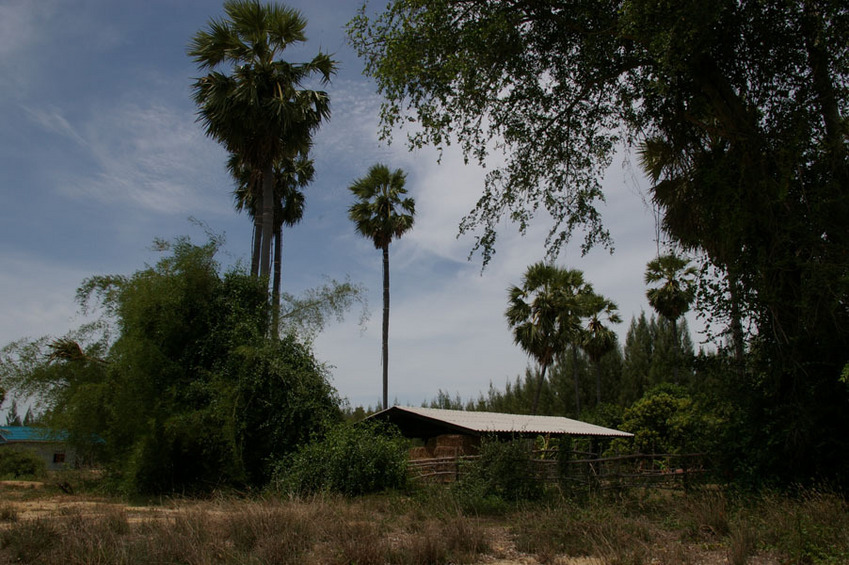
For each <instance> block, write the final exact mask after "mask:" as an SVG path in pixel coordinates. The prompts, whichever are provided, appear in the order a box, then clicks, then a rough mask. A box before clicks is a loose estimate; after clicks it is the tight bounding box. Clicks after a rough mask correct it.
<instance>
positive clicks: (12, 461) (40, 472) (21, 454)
mask: <svg viewBox="0 0 849 565" xmlns="http://www.w3.org/2000/svg"><path fill="white" fill-rule="evenodd" d="M46 474H47V464H46V463H45V462H44V460H43V459H42V458H41V457H39V456H38V454H36V453H35V452H34V451H32V450H29V449H18V448H14V447H9V446H6V447H4V448H2V449H0V478H3V479H38V478H41V477H44V476H45V475H46Z"/></svg>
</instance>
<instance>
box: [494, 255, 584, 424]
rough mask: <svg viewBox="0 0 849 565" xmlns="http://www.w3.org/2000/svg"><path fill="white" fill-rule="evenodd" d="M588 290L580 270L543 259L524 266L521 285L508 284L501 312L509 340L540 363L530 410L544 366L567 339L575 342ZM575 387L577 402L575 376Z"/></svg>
mask: <svg viewBox="0 0 849 565" xmlns="http://www.w3.org/2000/svg"><path fill="white" fill-rule="evenodd" d="M589 292H591V288H590V286H589V285H588V284H586V283H585V282H584V277H583V274H582V273H581V271H577V270H570V269H563V268H560V267H555V266H554V265H549V264H546V263H543V262H539V263H535V264H533V265H531V266H530V267H528V270H527V271H526V272H525V276H524V277H523V279H522V286H521V287H518V286H512V287H510V289H509V290H508V295H509V305H508V307H507V311H506V312H505V316H506V317H507V323H508V324H509V325H510V327H511V328H512V329H513V341H514V342H515V343H516V344H517V345H519V346H520V347H521V348H522V349H524V350H525V352H527V353H528V355H530V356H532V357H533V358H534V359H536V361H537V363H538V364H539V366H540V372H539V377H538V380H537V390H536V393H535V394H534V403H533V407H532V408H531V412H532V413H533V414H536V412H537V408H538V407H539V397H540V392H541V391H542V385H543V383H544V382H545V373H546V370H547V369H548V367H549V366H550V365H551V363H552V361H553V360H554V357H555V355H557V354H558V353H561V352H562V351H563V350H564V349H565V348H566V347H567V345H569V344H570V343H576V341H577V339H578V336H579V335H580V331H581V326H580V322H581V316H582V315H583V312H584V297H585V296H586V294H587V293H589ZM575 388H576V397H575V398H576V402H578V403H580V400H579V399H578V396H577V388H578V383H577V380H576V381H575ZM578 406H580V404H578ZM578 410H579V411H580V408H578Z"/></svg>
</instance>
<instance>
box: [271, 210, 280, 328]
mask: <svg viewBox="0 0 849 565" xmlns="http://www.w3.org/2000/svg"><path fill="white" fill-rule="evenodd" d="M282 253H283V230H282V229H281V227H280V226H277V227H276V228H275V229H274V282H273V284H272V286H271V337H272V338H274V339H277V338H278V337H280V280H281V272H280V271H281V254H282Z"/></svg>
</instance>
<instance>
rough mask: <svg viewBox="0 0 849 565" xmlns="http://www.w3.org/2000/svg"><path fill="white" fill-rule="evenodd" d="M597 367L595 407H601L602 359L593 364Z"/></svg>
mask: <svg viewBox="0 0 849 565" xmlns="http://www.w3.org/2000/svg"><path fill="white" fill-rule="evenodd" d="M593 365H595V405H596V406H600V405H601V359H598V360H596V361H594V362H593Z"/></svg>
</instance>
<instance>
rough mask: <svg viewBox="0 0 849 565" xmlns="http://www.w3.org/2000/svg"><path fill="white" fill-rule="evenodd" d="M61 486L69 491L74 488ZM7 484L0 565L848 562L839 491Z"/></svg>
mask: <svg viewBox="0 0 849 565" xmlns="http://www.w3.org/2000/svg"><path fill="white" fill-rule="evenodd" d="M65 486H66V490H67V485H65ZM78 491H79V489H77V491H75V492H76V494H67V493H65V492H62V491H61V490H59V489H58V488H57V487H56V486H54V485H53V484H52V483H50V482H46V483H35V482H12V481H7V482H3V483H0V563H69V564H74V563H80V564H82V563H86V564H91V563H102V564H107V563H108V564H112V563H128V564H129V563H186V564H198V565H200V564H207V563H224V564H230V563H232V564H237V563H238V564H254V563H256V564H260V563H283V564H286V563H292V564H294V563H307V564H309V563H317V564H318V563H320V564H340V565H342V564H354V563H356V564H359V565H369V564H385V563H392V564H402V565H403V564H440V563H446V564H447V563H498V564H502V565H506V564H519V563H521V564H526V565H531V564H535V563H545V564H556V563H559V564H570V563H571V564H584V565H591V564H595V565H600V564H612V565H615V564H623V565H627V564H634V565H636V564H642V563H658V564H719V563H732V564H742V563H752V564H768V563H769V564H771V563H776V564H785V563H801V564H807V563H810V564H818V563H829V564H839V563H849V510H847V505H846V502H845V501H844V500H843V499H842V498H841V497H839V496H837V495H835V494H833V493H829V492H822V491H806V492H804V493H802V494H800V495H799V496H797V497H788V496H778V495H770V494H767V495H762V496H747V497H745V498H744V497H737V496H732V495H730V494H726V493H723V492H721V491H719V490H716V489H707V488H706V489H702V490H700V491H697V492H691V493H687V494H685V493H683V492H670V491H639V492H637V491H632V492H630V493H626V494H622V493H620V494H618V495H615V496H614V495H609V496H599V497H593V498H590V499H585V500H582V501H576V500H574V499H572V500H570V499H566V498H563V497H561V496H559V494H558V493H557V492H556V491H554V490H552V491H551V492H550V493H548V495H549V496H547V497H546V501H545V502H544V503H539V502H537V503H533V504H531V503H520V504H495V505H493V504H490V505H489V506H487V505H480V506H479V507H478V508H477V509H470V508H468V505H465V506H466V508H464V505H463V504H460V503H458V501H457V498H456V497H455V496H454V493H453V492H452V491H451V490H450V489H448V488H446V487H433V488H427V489H421V490H416V491H414V492H411V493H390V494H385V495H379V496H370V497H364V498H357V499H345V498H341V497H336V496H331V495H326V496H318V497H313V498H309V499H281V498H275V497H248V498H246V497H236V496H224V495H220V496H215V497H211V498H209V499H205V500H197V499H167V500H158V501H153V502H151V501H145V503H144V504H140V503H135V504H130V503H127V502H126V501H122V500H120V499H117V498H111V497H103V496H97V495H95V494H92V492H91V491H89V492H82V493H80V492H78Z"/></svg>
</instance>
